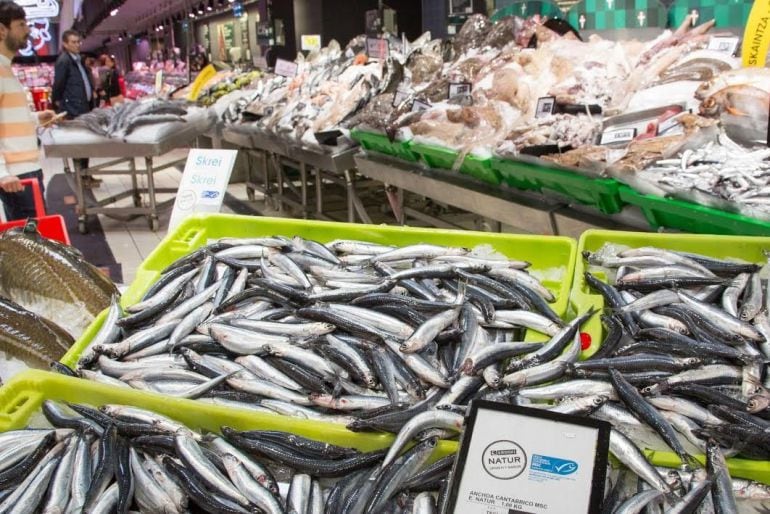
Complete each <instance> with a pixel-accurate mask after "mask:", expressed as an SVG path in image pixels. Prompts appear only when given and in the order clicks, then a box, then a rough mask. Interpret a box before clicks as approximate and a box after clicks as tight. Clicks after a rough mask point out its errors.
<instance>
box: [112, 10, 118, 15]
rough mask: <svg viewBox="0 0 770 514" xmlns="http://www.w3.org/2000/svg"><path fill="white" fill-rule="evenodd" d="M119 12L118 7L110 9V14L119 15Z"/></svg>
mask: <svg viewBox="0 0 770 514" xmlns="http://www.w3.org/2000/svg"><path fill="white" fill-rule="evenodd" d="M117 14H118V10H117V9H113V10H111V11H110V16H117Z"/></svg>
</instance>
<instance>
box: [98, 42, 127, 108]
mask: <svg viewBox="0 0 770 514" xmlns="http://www.w3.org/2000/svg"><path fill="white" fill-rule="evenodd" d="M101 62H102V66H104V69H105V73H104V77H103V78H102V90H103V91H104V99H105V103H106V105H117V104H119V103H122V102H123V101H124V98H123V92H122V91H121V89H120V72H119V71H118V68H117V65H116V63H115V57H113V56H111V55H108V54H104V55H102V57H101Z"/></svg>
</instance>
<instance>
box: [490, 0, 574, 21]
mask: <svg viewBox="0 0 770 514" xmlns="http://www.w3.org/2000/svg"><path fill="white" fill-rule="evenodd" d="M497 7H498V9H497V11H495V14H493V15H492V21H498V20H501V19H503V18H507V17H508V16H518V17H519V18H529V17H530V16H534V15H536V14H539V15H540V16H548V17H549V18H557V17H558V18H561V17H563V16H564V13H563V12H562V10H561V9H560V8H559V6H558V5H556V4H552V3H551V2H542V1H539V0H532V1H529V2H516V1H505V0H503V1H500V2H497Z"/></svg>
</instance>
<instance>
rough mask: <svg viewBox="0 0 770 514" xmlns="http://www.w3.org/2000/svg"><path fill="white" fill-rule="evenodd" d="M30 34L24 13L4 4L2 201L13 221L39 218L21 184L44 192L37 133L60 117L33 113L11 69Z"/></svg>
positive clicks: (2, 0)
mask: <svg viewBox="0 0 770 514" xmlns="http://www.w3.org/2000/svg"><path fill="white" fill-rule="evenodd" d="M29 32H30V29H29V26H28V25H27V20H26V14H25V12H24V9H22V8H21V7H20V6H19V5H17V4H15V3H14V2H12V1H10V0H0V201H2V203H3V208H4V210H5V217H6V219H8V220H9V221H10V220H17V219H25V218H30V217H34V216H35V201H34V198H33V196H32V191H31V189H25V188H24V186H22V184H21V180H24V179H30V178H31V179H35V180H37V182H38V184H39V185H40V191H41V192H42V191H43V172H42V170H41V169H40V150H39V148H38V145H37V133H36V129H37V125H38V124H43V125H44V124H48V123H50V122H51V121H53V120H54V118H55V117H56V114H55V113H54V112H53V111H50V110H46V111H41V112H38V113H33V112H32V110H30V108H29V102H28V99H27V92H26V91H25V89H24V86H22V85H21V82H19V79H17V78H16V76H15V75H14V74H13V70H12V69H11V60H12V59H13V56H14V55H16V52H18V51H19V50H21V49H22V48H24V47H25V46H27V39H28V38H29Z"/></svg>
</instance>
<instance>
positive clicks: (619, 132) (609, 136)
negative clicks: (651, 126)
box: [599, 128, 636, 145]
mask: <svg viewBox="0 0 770 514" xmlns="http://www.w3.org/2000/svg"><path fill="white" fill-rule="evenodd" d="M635 137H636V129H635V128H624V129H615V130H605V131H604V132H602V138H601V140H600V141H599V144H600V145H616V144H620V143H630V142H631V141H633V140H634V138H635Z"/></svg>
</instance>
